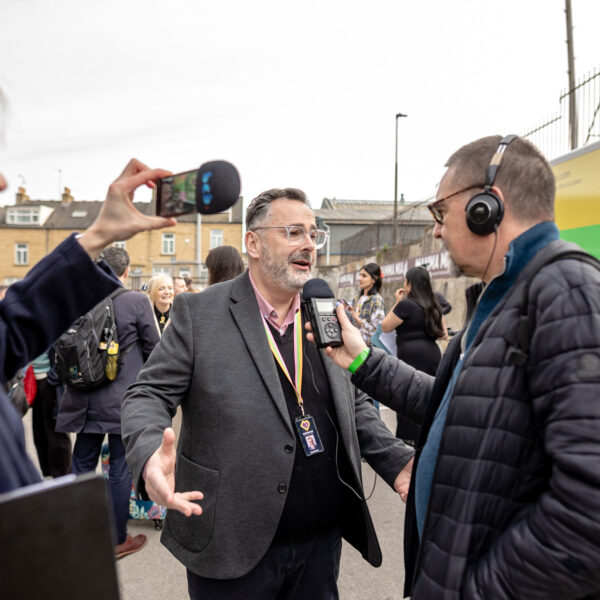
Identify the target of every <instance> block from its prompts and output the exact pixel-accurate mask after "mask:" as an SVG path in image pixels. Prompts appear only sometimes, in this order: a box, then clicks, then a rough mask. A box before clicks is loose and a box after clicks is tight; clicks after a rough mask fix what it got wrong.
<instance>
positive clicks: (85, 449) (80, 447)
mask: <svg viewBox="0 0 600 600" xmlns="http://www.w3.org/2000/svg"><path fill="white" fill-rule="evenodd" d="M103 441H104V434H103V433H85V432H82V433H78V434H77V440H76V442H75V448H74V449H73V473H75V474H77V475H80V474H82V473H90V472H93V471H95V470H96V467H97V466H98V459H99V458H100V452H101V451H102V442H103ZM108 451H109V453H110V455H109V459H108V464H109V471H108V487H109V489H110V496H111V500H112V507H113V514H114V518H115V529H116V542H117V544H122V543H123V542H124V541H125V538H126V537H127V519H128V518H129V496H130V495H131V472H130V471H129V467H128V466H127V463H126V462H125V446H123V440H122V439H121V435H120V434H118V433H109V434H108Z"/></svg>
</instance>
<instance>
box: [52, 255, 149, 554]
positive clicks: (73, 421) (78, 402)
mask: <svg viewBox="0 0 600 600" xmlns="http://www.w3.org/2000/svg"><path fill="white" fill-rule="evenodd" d="M104 260H105V262H107V263H108V264H109V265H110V266H111V268H112V270H113V271H114V272H115V274H116V275H117V277H118V278H119V281H120V282H121V283H122V284H123V285H125V283H126V281H127V278H128V277H129V255H128V253H127V251H126V250H124V249H123V248H116V247H114V246H111V247H110V248H107V249H106V250H105V251H104ZM113 307H114V313H115V322H116V325H117V337H118V340H119V346H120V347H121V354H120V357H119V370H118V373H117V377H116V379H114V381H110V382H108V383H105V384H103V385H101V386H99V387H96V388H93V389H91V390H82V389H76V388H72V387H69V386H68V385H67V386H65V387H66V389H65V393H64V396H63V399H62V402H61V404H60V409H59V413H58V419H57V422H56V428H57V429H58V431H64V432H72V433H76V434H77V440H76V442H75V448H74V450H73V473H76V474H81V473H90V472H93V471H95V470H96V467H97V465H98V459H99V458H100V452H101V450H102V443H103V441H104V437H105V435H108V448H109V453H110V454H109V465H110V468H109V471H108V485H109V489H110V494H111V499H112V505H113V514H114V517H115V529H116V543H117V545H116V547H115V556H116V558H121V557H123V556H126V555H127V554H133V553H134V552H137V551H138V550H141V549H142V548H143V547H144V545H145V544H146V536H145V535H143V534H140V535H136V536H134V537H132V536H130V535H129V534H128V533H127V519H128V516H129V497H130V495H131V484H132V481H131V473H130V471H129V467H128V466H127V463H126V461H125V447H124V446H123V440H122V439H121V400H122V399H123V395H124V394H125V391H126V390H127V388H128V387H129V385H130V384H132V383H133V382H134V381H135V379H136V377H137V375H138V373H139V372H140V369H141V368H142V366H143V364H144V362H145V361H146V359H147V358H148V356H150V353H151V352H152V350H153V348H154V346H155V345H156V344H157V343H158V341H159V339H160V337H159V334H158V331H157V329H156V327H155V323H154V318H153V314H152V307H151V306H150V303H149V302H148V299H147V298H146V296H145V295H144V294H142V293H141V292H134V291H128V292H127V293H122V294H120V295H118V296H116V297H115V298H113ZM63 435H64V434H63Z"/></svg>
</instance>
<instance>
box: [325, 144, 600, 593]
mask: <svg viewBox="0 0 600 600" xmlns="http://www.w3.org/2000/svg"><path fill="white" fill-rule="evenodd" d="M446 166H447V168H448V169H447V171H446V173H445V175H444V177H443V179H442V181H441V183H440V187H439V191H438V195H437V200H436V201H435V202H434V203H432V204H431V205H430V206H429V208H430V210H431V212H432V214H433V217H434V219H435V221H436V224H435V228H434V236H435V237H437V238H440V239H442V240H443V242H444V244H445V245H446V247H447V249H448V251H449V253H450V255H451V257H452V259H453V260H454V262H455V264H456V266H457V267H458V269H459V270H460V271H462V273H464V274H465V275H469V276H471V277H478V278H481V280H482V283H481V284H478V285H476V286H473V288H470V289H469V290H468V292H467V299H468V306H469V309H468V320H467V324H466V325H465V327H464V329H463V330H462V331H461V333H460V334H459V335H457V336H455V338H454V339H453V340H452V341H451V342H450V344H449V346H448V349H447V351H446V353H445V355H444V357H443V359H442V363H441V364H440V367H439V369H438V372H437V375H436V377H431V376H428V375H425V374H424V373H420V372H418V371H416V370H415V369H413V368H412V367H409V366H408V365H406V364H405V363H403V362H401V361H399V360H398V359H396V358H394V357H392V356H388V355H386V354H385V353H383V352H382V351H380V350H378V349H376V348H371V349H368V348H367V347H366V346H365V344H364V342H363V341H362V338H361V336H360V334H359V333H358V332H357V330H355V329H354V328H353V327H351V326H350V324H349V322H348V320H347V318H346V316H345V314H344V311H343V310H340V311H338V317H339V320H340V323H341V325H342V327H343V336H344V345H343V346H341V347H339V348H334V349H328V350H327V353H328V354H329V355H330V356H331V357H332V358H333V359H334V360H335V361H336V362H337V363H338V364H339V365H340V366H342V367H345V368H349V370H350V371H352V372H353V373H354V375H353V377H352V382H353V383H354V384H355V385H356V386H357V387H358V388H360V389H362V390H363V391H365V392H366V393H367V394H368V395H370V396H372V397H373V398H375V399H376V400H378V401H380V402H382V403H383V404H387V405H388V406H390V407H391V408H393V409H394V410H398V411H401V412H403V413H404V414H405V415H406V416H407V417H409V418H411V419H413V420H415V421H416V422H421V423H422V429H421V438H420V439H419V441H418V444H417V453H416V456H415V459H414V467H413V474H412V482H411V486H410V491H409V493H408V502H407V510H406V523H405V553H404V555H405V562H406V588H405V592H406V594H409V595H411V597H412V599H413V600H421V599H430V598H448V599H449V598H479V599H484V598H494V599H495V600H498V599H503V598H507V599H508V598H528V599H531V598H557V599H558V598H561V599H562V598H584V597H585V598H598V597H600V518H599V513H600V401H599V399H600V316H599V315H600V270H599V267H598V264H597V263H596V264H594V259H592V258H591V257H589V256H588V255H585V254H584V253H582V252H581V250H579V249H577V247H575V246H574V245H573V244H567V243H566V242H561V241H559V240H558V229H557V227H556V225H555V224H554V193H555V183H554V177H553V174H552V171H551V169H550V166H549V165H548V163H547V162H546V160H545V159H544V158H543V157H542V155H541V154H540V153H539V152H538V151H537V149H536V148H535V147H534V146H533V145H532V144H530V143H529V142H527V141H525V140H523V139H520V138H517V137H516V136H507V137H505V138H500V136H493V137H486V138H482V139H480V140H477V141H475V142H472V143H471V144H468V145H466V146H464V147H462V148H460V149H459V150H458V151H457V152H455V153H454V154H453V155H452V156H451V157H450V159H449V160H448V162H447V164H446ZM590 263H591V264H590Z"/></svg>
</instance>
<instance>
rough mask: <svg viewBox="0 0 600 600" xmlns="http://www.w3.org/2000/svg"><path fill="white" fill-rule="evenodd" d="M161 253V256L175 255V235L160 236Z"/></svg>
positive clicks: (165, 234)
mask: <svg viewBox="0 0 600 600" xmlns="http://www.w3.org/2000/svg"><path fill="white" fill-rule="evenodd" d="M162 253H163V254H175V234H174V233H163V234H162Z"/></svg>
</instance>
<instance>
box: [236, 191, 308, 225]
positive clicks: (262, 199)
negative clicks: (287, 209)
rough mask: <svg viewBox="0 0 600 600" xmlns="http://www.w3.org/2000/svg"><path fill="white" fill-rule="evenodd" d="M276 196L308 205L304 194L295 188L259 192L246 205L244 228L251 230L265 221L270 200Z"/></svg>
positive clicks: (273, 199)
mask: <svg viewBox="0 0 600 600" xmlns="http://www.w3.org/2000/svg"><path fill="white" fill-rule="evenodd" d="M278 198H287V199H288V200H298V201H299V202H303V203H304V204H306V205H307V206H310V203H309V201H308V198H307V197H306V194H305V193H304V192H303V191H302V190H299V189H297V188H273V189H272V190H267V191H266V192H263V193H262V194H259V195H258V196H257V197H256V198H254V200H252V202H250V205H249V206H248V209H247V210H246V230H247V231H251V230H252V228H253V227H255V226H257V225H258V224H260V223H262V222H264V221H265V219H266V218H267V216H268V214H269V208H270V206H271V202H273V201H275V200H277V199H278Z"/></svg>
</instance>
